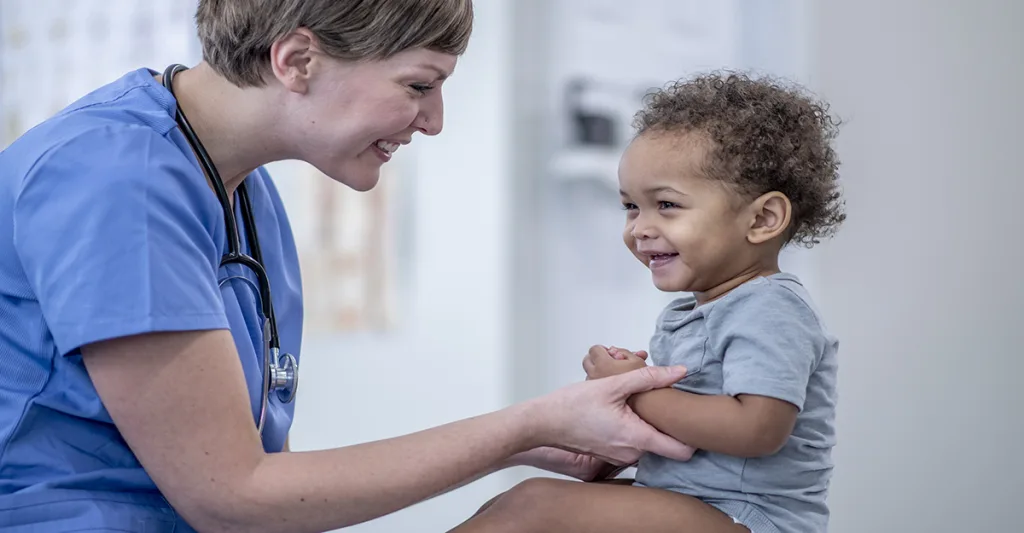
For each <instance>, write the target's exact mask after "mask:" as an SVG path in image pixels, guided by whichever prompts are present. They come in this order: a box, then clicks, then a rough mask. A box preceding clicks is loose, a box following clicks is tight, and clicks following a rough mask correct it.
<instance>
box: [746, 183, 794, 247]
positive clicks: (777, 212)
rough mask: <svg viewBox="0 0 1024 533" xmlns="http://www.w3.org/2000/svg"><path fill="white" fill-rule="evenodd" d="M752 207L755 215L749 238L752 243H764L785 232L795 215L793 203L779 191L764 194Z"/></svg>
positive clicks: (752, 218) (748, 233) (752, 212)
mask: <svg viewBox="0 0 1024 533" xmlns="http://www.w3.org/2000/svg"><path fill="white" fill-rule="evenodd" d="M750 209H751V214H752V215H753V216H752V217H751V224H750V229H749V230H748V231H747V240H748V241H749V242H750V243H751V244H762V243H765V242H768V241H770V240H772V239H775V238H776V237H779V236H780V235H783V234H785V232H786V230H787V229H788V228H789V223H790V220H791V218H792V216H793V215H792V213H793V204H791V203H790V201H789V198H787V197H786V195H785V194H782V193H781V192H778V191H772V192H768V193H765V194H762V195H761V196H759V197H758V198H757V199H756V200H754V201H753V203H751V204H750Z"/></svg>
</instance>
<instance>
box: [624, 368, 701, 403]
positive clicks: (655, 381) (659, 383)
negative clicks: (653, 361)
mask: <svg viewBox="0 0 1024 533" xmlns="http://www.w3.org/2000/svg"><path fill="white" fill-rule="evenodd" d="M684 376H686V367H684V366H645V367H643V368H639V369H637V370H632V371H629V372H626V373H624V374H619V375H617V376H612V377H611V378H609V379H613V380H616V383H615V387H616V388H615V390H616V391H617V392H618V394H619V395H620V396H621V397H622V398H628V397H630V396H632V395H634V394H637V393H640V392H647V391H649V390H654V389H661V388H665V387H670V386H672V385H674V384H675V383H677V382H678V381H679V380H681V379H683V377H684Z"/></svg>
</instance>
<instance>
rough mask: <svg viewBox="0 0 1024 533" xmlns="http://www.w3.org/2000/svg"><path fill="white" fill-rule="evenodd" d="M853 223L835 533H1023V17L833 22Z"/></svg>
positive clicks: (843, 248) (821, 17) (916, 6)
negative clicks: (883, 532) (878, 532)
mask: <svg viewBox="0 0 1024 533" xmlns="http://www.w3.org/2000/svg"><path fill="white" fill-rule="evenodd" d="M810 20H811V22H812V24H811V27H812V28H814V29H815V30H816V36H815V37H814V38H813V40H812V43H813V47H812V49H813V52H814V53H815V55H816V61H815V64H816V68H815V85H816V86H817V87H818V88H819V89H820V91H821V92H822V93H823V94H824V95H825V96H826V97H828V98H829V99H831V100H832V102H833V103H834V109H835V110H836V111H837V112H838V113H840V114H841V115H842V117H843V118H844V119H845V120H846V122H847V124H846V126H845V127H844V130H843V131H842V133H841V134H840V142H839V147H840V155H841V156H842V159H843V176H844V178H845V180H846V194H847V200H848V212H849V217H850V218H849V221H848V222H847V224H846V226H845V228H844V229H843V230H842V231H841V233H840V234H839V236H838V237H837V239H836V240H835V241H834V242H833V243H831V244H830V245H828V246H824V247H822V251H821V254H820V265H821V271H820V276H821V287H822V289H823V290H822V291H821V300H822V303H823V310H824V312H825V314H826V316H827V317H828V319H829V320H830V323H831V325H832V327H833V329H835V330H836V332H837V333H838V335H839V337H840V338H841V339H842V345H841V348H840V358H841V370H840V407H839V446H838V448H837V449H836V465H837V471H836V475H835V478H834V484H833V491H832V497H831V503H832V507H833V510H834V518H833V522H832V525H833V527H832V529H831V531H833V532H834V533H860V532H866V531H885V532H888V531H893V532H896V531H900V532H903V531H907V532H916V531H920V532H929V533H933V532H950V533H954V532H956V533H959V532H967V531H971V532H973V531H1021V529H1022V527H1024V526H1022V525H1021V519H1020V516H1019V514H1020V513H1019V509H1018V508H1017V506H1018V505H1021V499H1022V498H1024V459H1022V454H1021V449H1020V444H1021V440H1020V439H1021V436H1022V432H1021V428H1022V427H1024V409H1022V405H1024V388H1022V387H1021V386H1020V378H1021V375H1022V374H1024V348H1022V346H1024V327H1022V325H1021V324H1022V320H1024V283H1022V281H1021V277H1020V266H1021V262H1022V260H1024V254H1022V253H1021V243H1022V240H1021V235H1022V232H1024V222H1022V219H1021V215H1020V212H1021V211H1020V203H1021V199H1022V198H1024V173H1022V171H1021V161H1020V154H1021V150H1022V141H1024V136H1022V135H1021V130H1020V128H1021V124H1022V123H1024V106H1022V104H1021V98H1022V95H1021V87H1024V61H1022V57H1021V55H1022V52H1024V34H1022V33H1021V31H1020V23H1021V21H1024V3H1021V2H1017V1H1014V0H1005V1H997V0H986V1H972V2H967V1H966V0H962V1H957V0H916V1H915V0H901V1H891V0H885V1H883V0H832V1H829V2H820V3H818V12H817V13H816V14H815V15H814V16H813V17H812V18H811V19H810Z"/></svg>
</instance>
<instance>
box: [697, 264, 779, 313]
mask: <svg viewBox="0 0 1024 533" xmlns="http://www.w3.org/2000/svg"><path fill="white" fill-rule="evenodd" d="M779 272H780V270H779V262H778V260H777V259H776V260H774V261H766V262H764V263H759V264H756V265H752V266H750V267H749V268H747V269H744V270H742V271H741V272H740V273H739V274H737V275H735V276H732V277H731V278H729V279H727V280H725V281H723V282H722V283H719V284H718V285H715V286H714V287H712V288H710V289H708V290H706V291H699V292H695V293H693V296H694V298H696V299H697V305H704V304H706V303H708V302H712V301H714V300H717V299H719V298H721V297H723V296H725V295H726V294H729V292H731V291H732V290H733V289H735V288H736V287H739V286H740V285H743V284H744V283H746V282H748V281H750V280H752V279H755V278H761V277H768V276H771V275H773V274H778V273H779Z"/></svg>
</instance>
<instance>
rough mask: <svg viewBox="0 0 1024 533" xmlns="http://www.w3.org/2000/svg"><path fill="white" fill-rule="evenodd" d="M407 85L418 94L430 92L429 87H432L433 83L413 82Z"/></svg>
mask: <svg viewBox="0 0 1024 533" xmlns="http://www.w3.org/2000/svg"><path fill="white" fill-rule="evenodd" d="M409 87H410V88H411V89H412V90H414V91H416V92H418V93H420V94H427V93H428V92H430V90H431V89H433V88H434V86H433V85H429V84H425V83H413V84H412V85H409Z"/></svg>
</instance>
